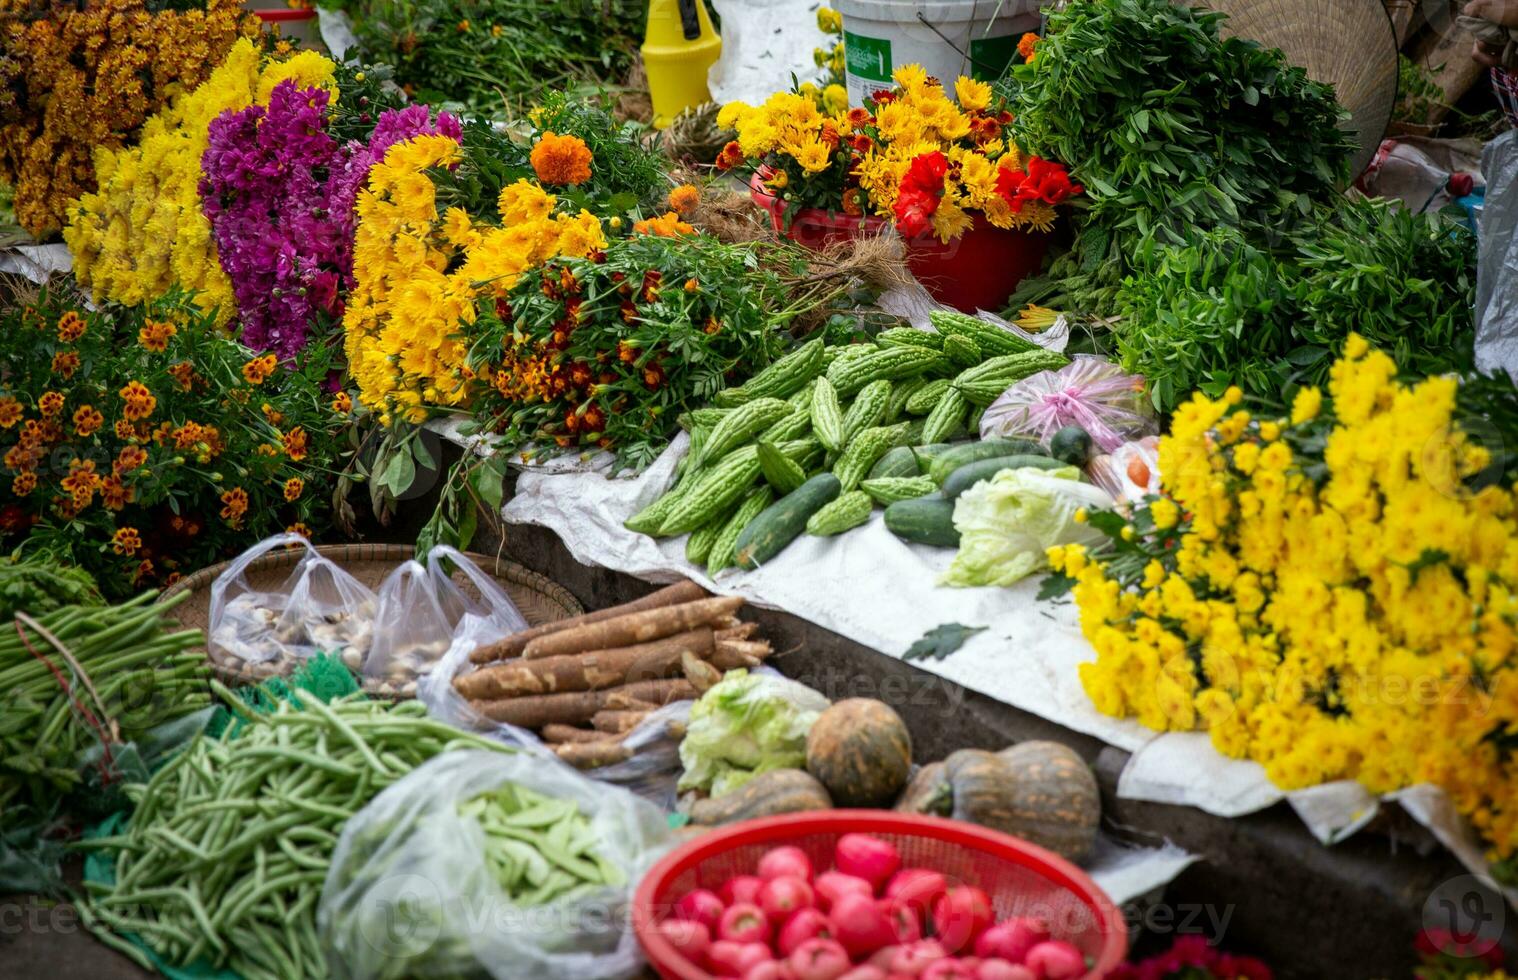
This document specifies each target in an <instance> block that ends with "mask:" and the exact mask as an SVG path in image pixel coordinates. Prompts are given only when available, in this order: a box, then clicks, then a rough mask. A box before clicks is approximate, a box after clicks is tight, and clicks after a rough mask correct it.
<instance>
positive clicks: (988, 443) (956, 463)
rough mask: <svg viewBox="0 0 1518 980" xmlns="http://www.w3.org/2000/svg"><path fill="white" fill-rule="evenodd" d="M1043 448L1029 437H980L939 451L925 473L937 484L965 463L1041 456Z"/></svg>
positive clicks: (940, 483)
mask: <svg viewBox="0 0 1518 980" xmlns="http://www.w3.org/2000/svg"><path fill="white" fill-rule="evenodd" d="M1043 455H1045V453H1044V451H1043V449H1042V448H1041V447H1040V446H1039V444H1038V443H1036V442H1034V441H1032V440H1031V439H982V440H980V441H979V442H963V443H960V444H959V445H957V446H955V447H954V448H953V449H950V450H947V451H946V452H943V453H940V454H939V455H938V456H937V457H935V458H934V459H933V461H932V463H930V464H929V465H928V468H927V474H928V476H931V477H932V478H933V482H934V483H937V484H939V485H942V484H943V481H944V480H946V479H948V477H949V474H950V473H953V472H954V471H955V470H957V469H959V468H960V467H961V466H963V465H965V464H966V463H973V462H976V461H977V460H982V459H995V458H996V457H998V456H1043Z"/></svg>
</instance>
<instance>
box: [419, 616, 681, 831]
mask: <svg viewBox="0 0 1518 980" xmlns="http://www.w3.org/2000/svg"><path fill="white" fill-rule="evenodd" d="M513 632H515V630H509V629H508V630H503V629H501V628H500V626H499V624H498V623H496V622H493V621H491V620H490V619H484V618H480V617H478V616H474V615H472V614H466V615H465V616H464V619H463V620H462V622H460V624H459V628H458V629H457V630H456V631H455V632H454V636H453V644H452V646H450V647H449V648H448V652H447V653H446V654H444V655H443V659H442V660H441V661H440V662H439V663H438V665H437V667H436V668H434V669H433V670H432V671H431V672H430V673H429V674H427V675H426V676H425V677H423V678H422V679H421V681H420V682H419V683H418V685H417V694H416V696H417V700H419V701H421V702H422V703H423V704H424V705H426V706H427V714H428V715H430V716H432V717H433V718H436V719H438V720H439V721H444V722H447V723H448V724H450V725H452V726H453V727H455V728H462V729H464V730H466V731H471V732H478V733H479V734H481V735H486V736H488V737H490V738H493V739H495V740H496V741H498V742H501V743H502V744H503V745H510V746H512V747H514V748H517V749H520V750H521V751H523V752H526V753H528V754H531V755H535V756H539V757H543V758H548V759H552V760H554V761H555V762H558V756H556V755H554V752H553V749H552V748H551V747H550V746H548V745H547V744H545V743H544V742H543V740H542V739H540V738H538V736H537V735H536V734H535V733H533V732H531V731H529V730H528V729H525V728H518V727H516V726H515V725H508V724H505V723H503V722H499V721H495V720H493V719H490V718H487V717H485V716H484V715H482V714H481V713H480V712H478V711H476V710H474V708H473V707H472V706H471V705H470V703H469V701H468V700H467V699H466V698H464V697H463V696H462V695H460V694H459V692H458V691H456V690H454V688H453V680H454V678H455V677H462V676H463V675H465V674H467V673H470V672H471V671H474V670H478V669H480V665H477V664H475V663H473V662H471V661H470V659H469V655H470V654H471V653H473V652H474V650H475V648H476V647H479V646H482V645H484V644H486V643H492V642H494V641H496V640H499V639H501V638H502V637H505V636H509V635H510V634H511V633H513ZM486 666H488V665H486ZM694 703H695V702H693V701H676V702H674V703H673V704H667V705H665V706H664V707H662V708H660V709H659V710H658V711H654V712H651V713H650V714H649V716H648V717H647V718H645V719H643V721H642V722H641V723H640V724H639V725H638V727H637V728H634V729H633V730H632V731H631V732H629V733H628V734H627V735H625V736H623V738H622V744H623V745H624V746H626V747H627V748H628V749H629V750H631V753H632V755H631V757H630V758H628V759H627V760H626V761H625V762H618V763H614V764H612V765H609V766H602V767H601V768H599V769H590V770H587V771H586V773H585V775H587V776H589V777H591V778H593V779H595V780H596V781H598V782H605V783H612V784H614V785H617V786H621V787H623V788H625V789H627V790H629V791H631V792H633V793H635V794H637V795H638V796H640V797H642V798H644V799H646V800H649V801H651V802H653V803H655V804H657V805H658V806H660V807H663V808H665V809H669V808H671V807H673V805H674V802H675V783H676V781H677V780H678V779H679V777H680V740H681V738H683V737H684V734H685V724H686V722H687V721H688V720H689V718H690V709H691V705H692V704H694Z"/></svg>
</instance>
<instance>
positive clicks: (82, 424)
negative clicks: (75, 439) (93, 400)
mask: <svg viewBox="0 0 1518 980" xmlns="http://www.w3.org/2000/svg"><path fill="white" fill-rule="evenodd" d="M102 425H105V416H104V415H101V414H100V413H99V412H97V411H95V409H93V408H91V407H90V406H89V405H80V406H79V407H78V408H77V409H75V410H74V431H75V432H76V433H78V434H79V435H80V436H81V437H84V438H88V437H89V436H92V435H94V434H95V430H96V429H99V428H100V427H101V426H102Z"/></svg>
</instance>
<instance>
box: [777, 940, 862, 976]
mask: <svg viewBox="0 0 1518 980" xmlns="http://www.w3.org/2000/svg"><path fill="white" fill-rule="evenodd" d="M786 962H787V963H789V964H790V967H791V972H792V973H794V974H795V975H796V980H838V978H839V977H841V976H843V975H844V974H845V973H847V972H849V970H850V968H851V967H852V964H851V963H850V962H849V954H848V953H846V952H845V951H844V948H843V947H842V946H840V945H839V944H838V943H836V942H834V941H833V940H831V939H808V940H807V941H806V942H804V943H802V944H801V945H800V946H797V947H796V951H795V952H793V953H791V955H790V956H789V957H787V958H786Z"/></svg>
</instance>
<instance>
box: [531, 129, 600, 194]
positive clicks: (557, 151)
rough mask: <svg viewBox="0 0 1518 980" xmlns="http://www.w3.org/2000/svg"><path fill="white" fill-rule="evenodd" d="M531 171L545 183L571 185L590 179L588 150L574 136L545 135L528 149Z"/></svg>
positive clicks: (549, 133) (583, 143)
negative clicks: (529, 151)
mask: <svg viewBox="0 0 1518 980" xmlns="http://www.w3.org/2000/svg"><path fill="white" fill-rule="evenodd" d="M530 159H531V161H532V169H533V170H534V171H535V172H536V173H537V175H538V180H540V181H542V182H543V183H545V184H564V185H569V186H573V185H575V184H583V183H585V182H586V181H587V180H589V179H590V161H591V152H590V147H588V146H586V145H585V141H584V140H582V139H580V138H579V137H578V136H560V135H558V134H557V133H554V132H552V131H550V132H546V133H544V134H543V135H542V137H541V138H539V139H538V142H537V144H536V145H534V146H533V148H532V155H531V157H530Z"/></svg>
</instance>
